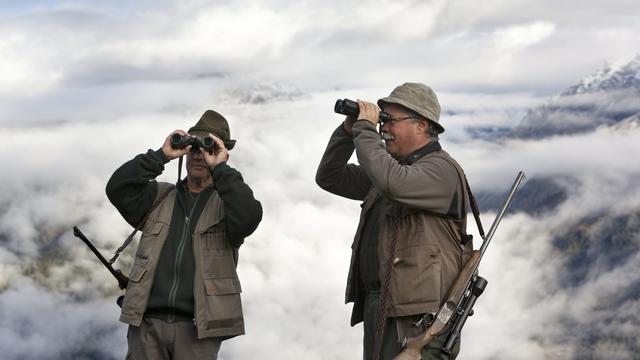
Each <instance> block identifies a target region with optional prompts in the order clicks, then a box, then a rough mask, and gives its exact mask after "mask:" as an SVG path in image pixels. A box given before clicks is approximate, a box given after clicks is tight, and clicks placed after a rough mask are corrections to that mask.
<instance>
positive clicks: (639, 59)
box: [507, 55, 640, 139]
mask: <svg viewBox="0 0 640 360" xmlns="http://www.w3.org/2000/svg"><path fill="white" fill-rule="evenodd" d="M639 98H640V55H638V56H636V57H635V58H634V59H633V60H632V61H630V62H627V63H623V64H617V65H610V66H608V67H607V68H605V69H602V70H600V71H597V72H596V73H594V74H593V75H590V76H587V77H585V78H584V79H583V80H582V81H581V82H580V83H579V84H577V85H574V86H572V87H570V88H569V89H567V90H566V91H564V92H562V93H561V94H559V95H557V96H554V97H552V98H551V99H550V100H549V101H548V102H547V103H546V104H544V105H542V106H540V107H537V108H534V109H531V110H530V111H529V112H528V113H527V114H526V115H525V117H524V118H523V119H522V122H521V123H520V125H518V126H517V127H515V128H514V129H513V130H512V131H511V133H509V134H508V135H507V136H512V137H518V138H537V139H539V138H544V137H548V136H554V135H570V134H577V133H585V132H590V131H593V130H594V129H596V128H598V127H600V126H609V127H613V126H615V125H616V124H618V123H621V122H623V121H625V120H627V119H630V118H631V117H633V116H635V115H637V114H639V113H640V101H638V99H639ZM628 123H629V124H631V123H633V121H632V120H628ZM621 126H622V127H624V125H621ZM628 126H629V127H630V128H632V125H628Z"/></svg>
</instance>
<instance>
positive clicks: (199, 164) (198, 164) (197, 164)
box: [190, 163, 207, 169]
mask: <svg viewBox="0 0 640 360" xmlns="http://www.w3.org/2000/svg"><path fill="white" fill-rule="evenodd" d="M190 167H191V168H192V169H193V168H198V167H200V168H206V167H207V165H205V164H204V163H196V164H191V166H190Z"/></svg>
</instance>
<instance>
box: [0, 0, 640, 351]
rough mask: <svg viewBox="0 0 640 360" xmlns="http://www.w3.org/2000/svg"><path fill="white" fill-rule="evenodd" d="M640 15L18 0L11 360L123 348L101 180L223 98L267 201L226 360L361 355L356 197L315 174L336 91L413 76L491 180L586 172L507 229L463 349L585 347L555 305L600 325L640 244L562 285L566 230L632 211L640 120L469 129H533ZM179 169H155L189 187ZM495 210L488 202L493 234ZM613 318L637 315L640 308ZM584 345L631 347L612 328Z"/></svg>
mask: <svg viewBox="0 0 640 360" xmlns="http://www.w3.org/2000/svg"><path fill="white" fill-rule="evenodd" d="M638 13H640V3H638V2H637V1H630V0H629V1H627V0H619V1H608V2H602V1H595V0H589V1H575V0H571V1H562V2H557V1H547V0H538V1H533V0H517V1H484V2H474V1H398V0H396V1H322V2H320V1H298V2H295V3H294V2H284V1H280V0H269V1H260V2H257V1H234V2H223V1H168V0H166V1H165V0H162V1H138V2H125V1H77V2H74V1H59V2H55V1H0V138H2V139H3V141H2V142H0V163H2V164H3V171H2V174H3V180H4V181H3V182H1V183H0V352H2V353H3V358H7V359H67V358H78V359H83V358H87V359H89V358H104V359H111V358H122V357H124V354H125V352H126V326H125V325H124V324H122V323H119V322H118V321H117V317H118V309H117V306H116V305H115V298H116V297H117V296H118V295H119V291H118V289H117V287H116V283H115V281H114V280H113V279H111V278H110V277H109V276H110V275H109V274H108V272H107V271H106V270H105V269H104V268H102V267H101V265H100V264H99V263H98V262H97V261H96V259H95V258H93V257H92V255H91V254H90V252H89V251H88V249H87V248H86V247H85V246H84V245H83V244H82V243H81V242H80V241H79V240H78V239H75V238H74V237H73V236H72V234H71V229H72V227H73V226H74V225H80V227H81V228H82V230H83V231H84V232H85V234H86V235H87V236H88V237H89V238H91V239H92V240H95V242H96V244H97V245H98V246H99V248H101V249H103V253H104V254H106V255H110V254H112V253H113V251H114V250H115V248H116V247H117V246H119V245H120V243H121V242H122V241H123V240H124V238H125V237H126V235H127V234H128V233H129V232H130V228H129V227H128V225H127V224H126V223H125V222H124V221H123V220H122V219H121V218H120V217H119V214H118V213H117V211H116V210H115V209H114V208H113V207H112V206H111V204H110V203H109V202H108V200H107V198H106V196H105V194H104V187H105V185H106V182H107V180H108V178H109V176H110V175H111V173H112V172H113V171H114V170H115V169H116V168H117V167H118V166H119V165H121V164H122V163H124V162H125V161H127V160H129V159H131V158H133V157H134V156H135V155H136V154H139V153H142V152H145V151H147V149H157V148H159V147H160V146H161V144H162V142H163V141H164V138H165V137H166V136H167V135H168V134H169V133H171V132H172V131H173V130H175V129H188V128H189V127H190V126H192V125H193V124H195V122H196V121H197V120H198V118H199V117H200V116H201V114H202V113H203V112H204V111H205V110H206V109H214V110H216V111H218V112H220V113H222V114H224V115H225V116H226V117H227V119H229V122H230V125H231V135H232V138H235V139H237V145H236V147H235V148H234V150H233V151H232V152H231V158H230V161H229V164H230V165H231V166H233V167H235V168H237V169H238V170H239V171H241V173H242V174H243V176H244V179H245V181H246V182H247V183H248V184H249V185H250V186H251V187H252V189H253V190H254V193H255V195H256V197H257V198H258V199H259V200H260V201H261V202H262V205H263V207H264V211H265V215H264V218H263V221H262V223H261V225H260V227H259V228H258V230H257V231H256V232H255V233H254V234H253V235H252V236H251V237H249V238H248V239H247V240H246V243H245V245H243V248H242V249H241V251H240V264H239V266H238V272H239V276H240V279H241V282H242V288H243V300H244V313H245V320H246V328H247V335H245V336H242V337H238V338H234V339H232V340H229V341H226V342H225V343H224V344H223V346H222V350H221V353H220V358H221V359H246V358H249V357H251V356H255V354H258V353H259V354H261V355H262V356H263V357H264V358H266V359H296V358H305V359H353V358H360V357H361V341H362V339H361V337H362V333H361V332H362V328H361V326H356V327H354V328H351V327H349V316H350V311H351V305H345V304H344V289H345V284H346V277H347V271H348V262H349V257H350V243H351V239H352V237H353V233H354V231H355V227H356V225H357V220H358V214H359V209H360V207H359V206H358V205H359V203H358V202H355V201H352V200H347V199H341V198H337V197H335V196H333V195H331V194H328V193H326V192H323V191H322V190H321V189H319V188H318V187H317V186H316V185H315V183H314V176H315V170H316V166H317V164H318V161H319V159H320V156H321V155H322V152H323V150H324V147H325V146H326V143H327V141H328V139H329V135H330V134H331V132H332V131H333V129H335V128H336V127H337V126H338V125H339V123H340V121H341V120H342V118H341V116H339V115H336V114H334V113H333V104H334V102H335V100H336V99H339V98H351V99H358V98H359V99H365V100H369V101H375V100H377V99H378V98H381V97H384V96H386V95H388V93H389V92H390V91H391V90H392V89H393V87H395V86H397V85H400V84H402V83H404V82H407V81H411V82H423V83H426V84H428V85H430V86H431V87H433V88H434V89H435V91H436V92H437V94H438V97H439V99H440V103H441V105H442V108H443V113H442V117H441V123H442V124H443V126H444V127H445V128H446V131H445V133H444V134H442V137H441V142H442V144H443V147H444V148H445V149H446V150H447V151H448V152H449V153H450V154H452V155H453V156H454V157H455V158H456V159H457V160H458V161H459V162H460V163H461V164H462V166H463V167H464V168H465V172H466V174H467V176H468V178H469V180H470V183H471V186H472V187H473V188H474V189H475V190H476V191H488V192H498V193H500V192H505V191H506V190H507V189H508V187H509V186H510V185H511V183H512V181H513V179H514V178H515V175H516V174H517V172H518V171H519V170H523V171H525V173H526V174H527V176H528V178H532V177H541V178H545V177H553V178H557V179H564V180H561V181H565V182H567V183H565V184H563V185H564V186H565V187H566V188H567V189H569V197H568V200H567V201H565V202H564V203H562V204H561V205H560V206H559V207H557V208H555V209H553V210H552V211H550V212H548V213H545V214H542V215H537V216H534V215H528V214H524V213H518V214H513V215H510V216H507V217H506V218H505V219H504V220H503V222H502V223H501V225H500V226H501V227H500V228H499V230H498V232H497V234H496V236H495V237H494V240H493V242H492V245H491V247H490V248H489V250H488V251H487V255H486V260H485V261H484V263H483V265H482V268H481V271H482V272H483V273H484V274H486V278H487V279H488V280H489V286H488V288H487V291H486V292H485V294H484V295H483V297H481V298H480V300H479V301H478V304H477V308H476V315H475V316H474V317H473V318H471V319H470V320H469V322H468V324H467V326H466V327H465V330H464V332H463V344H462V352H461V355H460V357H461V358H464V359H478V360H484V359H542V358H549V359H569V358H573V357H575V356H577V355H576V354H580V353H581V351H585V350H584V349H581V348H580V346H582V345H580V344H579V342H578V341H574V340H575V339H573V338H572V337H571V336H570V333H569V334H568V333H567V328H566V325H565V323H564V322H562V321H559V320H558V319H570V320H571V321H574V322H573V324H577V325H579V326H584V327H586V326H589V325H590V324H593V323H597V322H598V321H599V319H603V318H607V317H606V316H604V314H607V313H610V312H612V311H613V310H612V309H607V307H606V305H604V304H606V302H607V299H610V298H611V297H612V296H614V295H615V294H617V293H619V292H621V291H623V290H624V289H626V288H627V287H628V285H629V284H630V283H631V282H632V281H633V279H630V278H629V274H633V273H637V268H638V266H640V256H633V255H631V256H629V257H628V258H626V259H625V261H624V262H621V263H620V264H618V266H616V267H613V268H611V267H605V266H602V267H594V268H593V269H590V271H589V274H588V279H589V281H588V282H585V283H582V284H580V285H579V286H576V287H573V288H570V289H565V288H563V287H562V284H561V282H560V281H559V279H558V278H559V277H561V276H560V275H559V274H561V272H562V271H564V270H563V269H564V266H565V265H566V264H565V261H566V254H562V253H559V252H558V250H557V249H556V248H555V247H554V246H553V244H554V238H555V237H557V236H558V234H561V233H563V231H565V229H566V226H567V224H569V225H570V224H575V223H576V222H578V221H579V220H580V219H581V218H582V217H584V216H589V215H593V214H595V213H608V214H614V215H615V214H619V215H623V214H628V213H631V212H634V211H636V212H637V211H638V209H639V208H640V206H639V205H638V203H637V200H636V199H638V198H640V197H639V195H640V194H639V193H638V192H639V190H638V189H637V186H634V185H635V184H636V182H634V179H635V178H637V176H638V175H639V174H638V172H639V171H638V170H637V166H633V164H634V159H633V156H630V154H634V153H637V152H638V150H640V149H639V146H638V145H637V144H640V134H639V133H638V131H637V129H633V128H632V129H627V130H624V129H622V130H612V129H608V128H601V129H597V130H596V131H595V132H592V133H588V134H580V135H571V136H557V137H552V138H547V139H542V140H535V141H533V140H519V139H512V140H507V141H503V142H490V141H486V140H481V139H472V138H471V137H470V136H469V134H468V133H467V132H466V131H465V128H467V127H470V126H488V127H492V126H495V127H504V126H507V127H509V126H515V125H517V124H518V123H519V121H520V120H521V119H522V118H523V116H524V115H525V114H526V113H527V111H528V110H530V109H531V108H534V107H536V106H539V105H541V104H544V103H545V102H546V101H548V100H549V99H550V98H552V97H553V96H554V95H556V94H558V93H560V92H562V91H563V90H565V89H567V88H568V87H570V86H572V85H575V84H576V83H578V82H580V80H581V79H583V78H585V77H587V76H589V75H590V74H592V73H594V72H596V71H598V70H599V69H601V68H603V67H606V66H607V65H608V64H616V63H624V62H626V61H629V60H631V59H632V58H634V57H635V56H637V55H638V54H639V53H640V49H639V48H634V46H633V44H638V43H640V41H639V40H640V23H639V22H638V21H637V14H638ZM353 160H354V161H355V159H353ZM176 167H177V165H176V164H175V163H171V164H169V165H168V166H167V168H166V170H165V172H164V173H163V174H162V175H161V176H160V177H159V180H163V181H168V182H174V181H175V180H176V177H177V169H176ZM480 207H481V208H482V204H480ZM494 216H495V214H493V213H491V212H486V213H485V214H484V215H483V222H484V223H485V227H487V226H488V225H486V224H490V223H491V221H492V220H493V217H494ZM474 229H475V227H474V226H471V225H470V230H472V231H474ZM476 239H478V237H477V236H476ZM476 245H479V243H478V242H476ZM132 256H133V249H130V250H128V253H125V254H124V255H122V258H121V260H120V261H119V263H118V266H119V267H121V268H122V269H125V270H126V269H127V268H128V266H130V264H131V259H132ZM505 269H506V271H505ZM541 284H543V285H541ZM602 308H604V310H601V311H599V312H596V311H594V309H602ZM638 309H640V304H639V303H638V302H635V303H633V302H632V303H626V304H625V308H624V309H622V310H620V311H621V314H637V313H638V311H636V310H638ZM585 314H587V315H585ZM592 314H593V315H592ZM629 316H631V317H633V315H629ZM636 319H637V318H636ZM627 320H628V319H627ZM637 323H640V322H637ZM610 325H611V326H613V325H616V326H615V328H616V329H617V330H615V332H616V333H619V334H623V335H624V334H625V331H626V332H627V333H633V331H636V333H637V330H638V326H637V325H633V322H629V321H625V319H624V317H623V316H622V315H620V316H619V317H618V318H616V319H615V321H613V322H611V324H610ZM623 335H621V336H623ZM590 351H591V352H590V354H591V355H593V356H594V358H603V359H605V358H606V359H631V358H633V356H634V355H633V354H632V353H630V352H629V350H628V348H625V347H624V346H623V345H621V344H618V343H615V342H603V343H598V344H595V345H594V346H593V348H591V349H590Z"/></svg>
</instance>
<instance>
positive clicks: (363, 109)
mask: <svg viewBox="0 0 640 360" xmlns="http://www.w3.org/2000/svg"><path fill="white" fill-rule="evenodd" d="M358 107H359V108H360V113H359V114H358V120H367V121H369V122H371V123H372V124H373V125H374V126H377V125H378V122H379V121H380V108H378V105H376V104H374V103H370V102H367V101H362V100H358Z"/></svg>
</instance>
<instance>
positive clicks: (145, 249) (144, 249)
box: [136, 221, 165, 259]
mask: <svg viewBox="0 0 640 360" xmlns="http://www.w3.org/2000/svg"><path fill="white" fill-rule="evenodd" d="M164 226H165V223H163V222H160V221H156V222H154V223H150V224H145V226H144V229H143V232H142V237H140V242H139V244H138V250H137V251H136V257H139V258H142V259H148V258H149V257H150V256H151V254H152V253H153V248H154V246H155V244H156V243H157V241H154V240H155V238H157V237H158V235H159V234H160V232H161V231H162V228H163V227H164ZM152 238H153V239H152Z"/></svg>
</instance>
